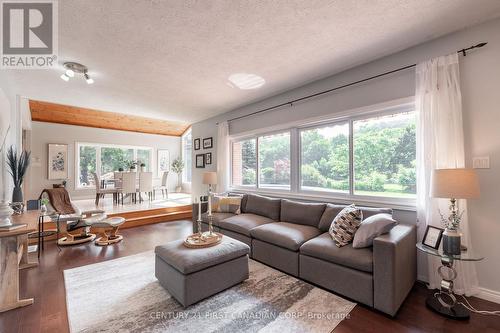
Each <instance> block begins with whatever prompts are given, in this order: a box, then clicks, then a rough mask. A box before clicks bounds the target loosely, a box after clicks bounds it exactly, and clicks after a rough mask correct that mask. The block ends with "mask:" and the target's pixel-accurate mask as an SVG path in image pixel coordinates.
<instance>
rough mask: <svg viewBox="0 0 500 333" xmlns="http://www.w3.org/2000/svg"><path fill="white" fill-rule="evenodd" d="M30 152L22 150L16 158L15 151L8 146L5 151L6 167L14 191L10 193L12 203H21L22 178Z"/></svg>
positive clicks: (27, 164) (26, 168) (28, 162)
mask: <svg viewBox="0 0 500 333" xmlns="http://www.w3.org/2000/svg"><path fill="white" fill-rule="evenodd" d="M30 155H31V152H27V151H26V150H24V151H23V152H22V153H21V155H20V156H19V157H18V156H17V150H16V149H15V148H14V147H13V146H10V148H9V150H8V151H7V165H8V167H9V170H8V171H9V173H10V175H11V176H12V181H13V183H14V190H13V191H12V202H23V190H22V188H21V186H22V185H23V180H24V176H25V175H26V171H27V170H28V166H29V164H30Z"/></svg>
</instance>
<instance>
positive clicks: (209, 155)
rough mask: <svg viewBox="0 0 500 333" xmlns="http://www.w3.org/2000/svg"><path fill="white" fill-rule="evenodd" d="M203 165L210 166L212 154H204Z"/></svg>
mask: <svg viewBox="0 0 500 333" xmlns="http://www.w3.org/2000/svg"><path fill="white" fill-rule="evenodd" d="M205 164H212V153H206V154H205Z"/></svg>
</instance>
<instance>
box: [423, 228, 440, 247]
mask: <svg viewBox="0 0 500 333" xmlns="http://www.w3.org/2000/svg"><path fill="white" fill-rule="evenodd" d="M443 232H444V229H441V228H436V227H433V226H430V225H428V226H427V229H425V234H424V239H423V240H422V244H424V245H425V246H428V247H432V248H433V249H436V250H437V249H438V248H439V244H441V237H443Z"/></svg>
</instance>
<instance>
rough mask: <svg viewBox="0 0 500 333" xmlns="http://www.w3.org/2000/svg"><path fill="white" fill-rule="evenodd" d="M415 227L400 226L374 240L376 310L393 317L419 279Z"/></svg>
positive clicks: (374, 300)
mask: <svg viewBox="0 0 500 333" xmlns="http://www.w3.org/2000/svg"><path fill="white" fill-rule="evenodd" d="M416 243H417V232H416V228H415V226H412V225H402V224H401V225H397V226H395V227H394V228H392V229H391V231H390V232H388V233H387V234H384V235H381V236H379V237H377V238H375V239H374V240H373V307H374V308H375V309H377V310H380V311H382V312H385V313H387V314H389V315H391V316H394V315H395V314H396V312H397V311H398V309H399V307H400V306H401V304H402V303H403V301H404V300H405V298H406V296H407V295H408V293H409V292H410V290H411V288H412V287H413V284H414V283H415V281H416V276H417V253H416V246H415V244H416Z"/></svg>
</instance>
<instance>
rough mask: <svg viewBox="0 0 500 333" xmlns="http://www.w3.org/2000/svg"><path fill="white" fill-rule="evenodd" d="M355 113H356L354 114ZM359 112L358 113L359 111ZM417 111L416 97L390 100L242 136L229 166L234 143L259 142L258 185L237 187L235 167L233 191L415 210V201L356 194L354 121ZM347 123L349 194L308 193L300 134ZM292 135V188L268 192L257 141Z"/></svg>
mask: <svg viewBox="0 0 500 333" xmlns="http://www.w3.org/2000/svg"><path fill="white" fill-rule="evenodd" d="M353 111H354V112H353ZM356 111H357V112H356ZM407 112H415V103H414V100H413V98H405V99H401V100H397V101H391V102H388V103H383V104H379V105H373V106H370V107H364V108H360V109H358V110H351V111H348V112H345V113H341V114H339V115H337V116H329V117H322V118H321V119H318V120H310V121H308V120H303V121H302V122H299V123H295V124H293V125H289V126H287V127H282V128H280V129H275V130H271V131H265V130H264V131H259V132H258V133H254V134H244V135H242V136H234V137H231V138H230V142H231V152H230V163H231V165H232V162H233V156H232V153H233V143H234V142H239V141H244V140H248V139H252V138H254V139H255V140H256V159H257V161H256V162H257V180H256V185H255V186H238V185H233V184H232V179H233V177H232V167H231V170H230V172H231V176H230V177H231V184H230V189H231V190H235V191H241V192H250V193H261V194H268V195H271V196H272V195H273V194H276V195H278V196H279V195H283V194H285V196H287V197H290V198H306V199H311V200H324V201H326V202H338V203H352V202H353V201H354V202H356V203H358V204H367V205H370V204H372V205H375V204H376V205H380V204H382V205H388V206H391V207H394V208H400V209H407V210H414V209H415V206H416V198H398V197H385V196H375V195H360V194H355V193H354V186H355V185H354V180H355V179H354V163H355V161H354V131H353V129H354V127H353V126H354V122H355V121H359V120H366V119H370V118H377V117H383V116H387V115H393V114H399V113H407ZM346 123H347V124H348V126H349V190H348V191H346V192H341V191H328V190H309V189H302V138H301V133H302V131H304V130H308V129H314V128H320V127H326V126H334V125H342V124H346ZM284 132H289V133H290V189H289V190H281V189H269V188H262V187H260V186H259V185H260V182H259V178H260V177H259V175H260V165H259V150H258V146H259V142H258V138H259V137H261V136H267V135H272V134H276V133H284Z"/></svg>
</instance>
